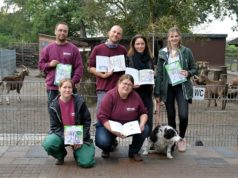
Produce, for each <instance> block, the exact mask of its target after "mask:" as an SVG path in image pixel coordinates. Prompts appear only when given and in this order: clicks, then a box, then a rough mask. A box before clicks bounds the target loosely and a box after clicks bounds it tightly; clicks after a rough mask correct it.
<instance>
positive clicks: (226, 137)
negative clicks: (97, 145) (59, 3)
mask: <svg viewBox="0 0 238 178" xmlns="http://www.w3.org/2000/svg"><path fill="white" fill-rule="evenodd" d="M90 89H91V91H90ZM78 91H79V93H80V94H82V95H83V96H84V97H85V99H86V103H87V105H88V107H89V110H90V113H91V117H92V126H91V135H92V138H94V135H95V127H94V126H93V124H94V123H96V115H95V113H96V95H95V83H89V82H84V83H81V84H80V86H79V88H78ZM235 91H237V88H236V90H235ZM5 96H6V94H5V93H4V94H3V96H2V97H3V103H2V105H0V113H1V114H0V120H1V124H0V145H35V144H41V142H42V140H43V139H44V137H45V136H46V134H47V132H48V129H49V116H48V112H47V96H46V91H45V83H44V80H43V79H42V78H34V81H33V80H32V79H29V77H27V78H26V80H25V81H24V84H23V88H22V90H21V102H18V95H17V93H16V92H15V91H11V92H10V95H9V97H10V105H7V104H6V102H5V101H4V98H5ZM208 99H212V98H207V99H205V100H194V101H193V104H192V105H190V110H189V125H188V129H187V133H186V138H187V142H188V143H189V144H190V145H195V142H196V141H197V140H201V141H202V142H203V143H204V145H205V146H237V145H238V119H237V115H238V109H237V106H238V99H237V95H235V96H233V98H231V97H230V98H228V97H226V98H223V99H222V98H221V99H218V101H217V103H218V106H217V107H215V106H214V105H213V103H212V104H211V106H210V107H208V106H207V102H208ZM222 100H226V102H227V104H226V108H225V109H224V110H222V109H221V102H222ZM160 117H161V123H167V116H166V110H165V106H164V105H163V104H162V105H161V112H160ZM177 120H178V119H177ZM119 141H120V144H122V145H123V144H128V141H130V138H128V139H126V140H121V139H120V140H119Z"/></svg>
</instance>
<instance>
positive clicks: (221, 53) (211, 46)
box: [39, 34, 226, 66]
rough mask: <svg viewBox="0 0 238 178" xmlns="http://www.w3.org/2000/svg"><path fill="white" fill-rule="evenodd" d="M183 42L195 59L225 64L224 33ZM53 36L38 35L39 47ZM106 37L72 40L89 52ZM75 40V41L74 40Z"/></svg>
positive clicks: (162, 43) (158, 40) (159, 41)
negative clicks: (86, 48) (86, 46)
mask: <svg viewBox="0 0 238 178" xmlns="http://www.w3.org/2000/svg"><path fill="white" fill-rule="evenodd" d="M162 36H163V37H162V38H155V41H154V44H155V45H154V46H155V49H154V56H155V58H157V56H158V50H159V49H160V48H162V47H163V46H166V35H162ZM183 36H184V37H183V44H184V45H185V46H187V47H189V48H190V49H191V50H192V52H193V55H194V58H195V59H196V61H207V62H208V63H209V66H223V65H225V47H226V35H214V34H212V35H189V34H185V35H183ZM54 39H55V38H54V37H53V36H48V35H42V34H41V35H39V47H40V49H41V48H42V47H43V46H45V45H47V44H48V43H50V42H52V41H54ZM106 39H107V38H106V37H97V38H79V39H77V40H75V39H74V42H75V44H76V45H78V47H82V44H83V47H85V44H87V45H88V47H89V48H90V49H89V53H90V51H92V49H93V48H94V46H95V45H98V44H100V43H102V42H104V41H105V40H106ZM148 39H149V42H150V44H151V47H152V46H153V45H152V37H151V36H150V37H148ZM130 40H131V38H127V37H125V38H123V39H122V40H121V42H120V43H121V44H122V45H124V46H126V48H127V49H128V48H129V43H130ZM76 41H77V42H76Z"/></svg>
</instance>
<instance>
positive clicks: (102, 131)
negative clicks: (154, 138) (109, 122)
mask: <svg viewBox="0 0 238 178" xmlns="http://www.w3.org/2000/svg"><path fill="white" fill-rule="evenodd" d="M148 133H149V127H148V125H147V124H146V125H145V128H144V130H143V132H142V133H141V134H135V135H132V143H131V144H130V145H129V152H128V156H132V155H134V154H137V153H138V152H139V151H140V149H141V147H142V145H143V143H144V141H145V139H146V138H147V136H148ZM115 139H116V136H115V135H114V134H112V133H111V132H109V131H108V130H107V129H106V128H105V127H104V126H103V125H102V124H101V123H99V122H98V123H97V124H96V135H95V144H96V145H97V147H99V148H100V149H102V150H103V151H107V152H110V151H112V144H113V142H114V140H115Z"/></svg>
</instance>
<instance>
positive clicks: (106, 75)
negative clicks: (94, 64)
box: [102, 70, 113, 78]
mask: <svg viewBox="0 0 238 178" xmlns="http://www.w3.org/2000/svg"><path fill="white" fill-rule="evenodd" d="M112 74H113V70H112V71H110V72H103V73H102V78H108V77H111V76H112Z"/></svg>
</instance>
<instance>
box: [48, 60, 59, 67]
mask: <svg viewBox="0 0 238 178" xmlns="http://www.w3.org/2000/svg"><path fill="white" fill-rule="evenodd" d="M57 64H59V61H57V60H55V59H53V60H52V61H50V67H55V66H56V65H57Z"/></svg>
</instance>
